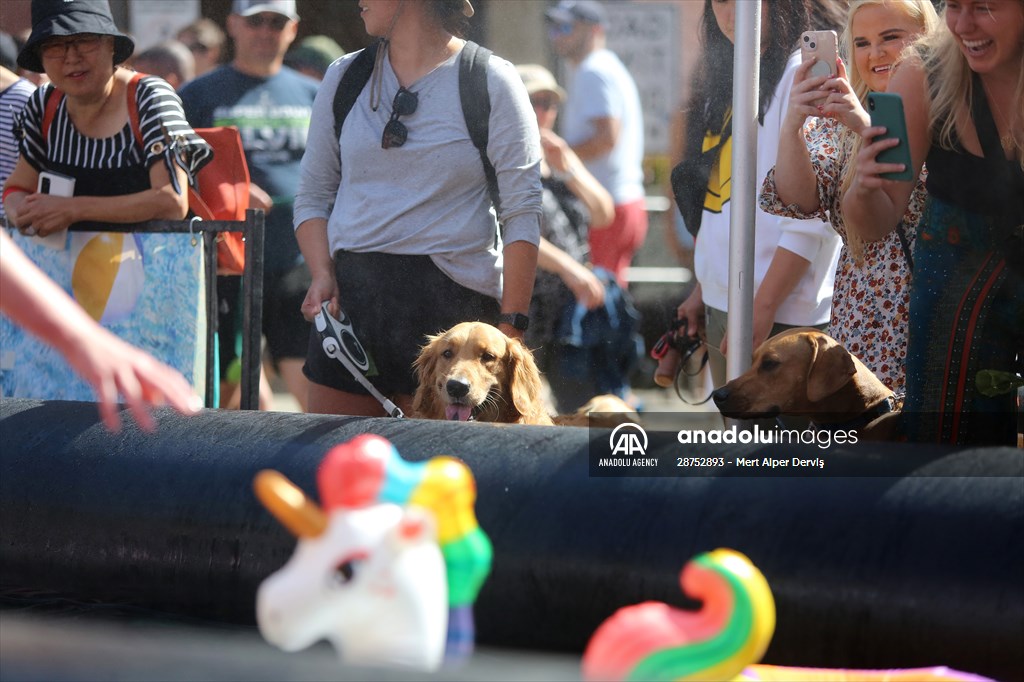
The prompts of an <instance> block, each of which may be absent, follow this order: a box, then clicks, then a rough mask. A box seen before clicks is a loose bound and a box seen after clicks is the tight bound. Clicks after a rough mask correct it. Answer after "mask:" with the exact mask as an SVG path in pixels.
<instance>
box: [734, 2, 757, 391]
mask: <svg viewBox="0 0 1024 682" xmlns="http://www.w3.org/2000/svg"><path fill="white" fill-rule="evenodd" d="M735 38H736V41H735V47H734V53H733V54H734V57H733V67H732V68H733V71H732V73H733V89H732V136H733V139H732V192H731V199H730V201H731V202H732V212H731V222H730V225H729V254H730V255H729V329H728V331H727V332H726V335H727V336H726V338H727V339H728V341H729V354H728V357H727V358H726V365H725V367H726V375H727V376H728V378H729V379H733V378H735V377H737V376H739V375H740V374H742V373H743V371H744V370H746V368H747V367H748V366H749V365H750V356H751V353H752V351H753V348H752V343H753V341H752V327H753V319H754V212H755V209H756V206H757V203H756V202H757V177H756V175H757V106H758V96H757V95H758V71H759V70H760V59H761V51H760V49H759V46H760V45H761V3H760V2H737V3H736V27H735Z"/></svg>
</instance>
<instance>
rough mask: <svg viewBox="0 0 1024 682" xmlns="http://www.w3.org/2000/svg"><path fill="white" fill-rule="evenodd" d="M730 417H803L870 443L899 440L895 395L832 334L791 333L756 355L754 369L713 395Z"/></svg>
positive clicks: (774, 339)
mask: <svg viewBox="0 0 1024 682" xmlns="http://www.w3.org/2000/svg"><path fill="white" fill-rule="evenodd" d="M712 395H713V397H714V400H715V405H717V406H718V409H719V411H720V412H721V413H722V414H723V415H724V416H726V417H732V418H734V419H756V418H761V417H774V416H777V415H803V416H809V417H811V419H813V420H814V424H815V426H816V427H817V428H823V429H835V428H845V429H856V430H857V432H858V435H860V436H861V437H862V438H864V439H865V440H893V439H895V438H896V436H897V431H898V422H899V413H898V412H897V411H895V399H894V395H893V392H892V391H891V390H889V388H888V387H886V385H885V384H883V383H882V382H881V381H880V380H879V379H878V377H876V376H875V375H874V373H873V372H872V371H871V370H869V369H868V368H867V367H865V366H864V363H862V362H861V361H860V360H859V359H857V358H856V357H855V356H853V355H851V354H850V353H849V351H847V350H846V349H845V348H843V347H842V346H841V345H839V342H837V341H836V340H835V339H833V338H832V337H831V336H829V335H827V334H824V333H822V332H820V331H818V330H816V329H804V328H801V329H790V330H788V331H785V332H783V333H781V334H777V335H776V336H773V337H772V338H770V339H768V340H767V341H765V342H764V343H763V344H761V346H760V347H758V349H757V350H756V351H754V359H753V363H752V364H751V366H750V368H749V369H748V370H747V371H746V372H744V373H743V374H741V375H740V376H738V377H736V378H735V379H733V380H732V381H730V382H729V383H727V384H726V385H725V386H722V387H721V388H719V389H718V390H716V391H715V392H714V393H713V394H712Z"/></svg>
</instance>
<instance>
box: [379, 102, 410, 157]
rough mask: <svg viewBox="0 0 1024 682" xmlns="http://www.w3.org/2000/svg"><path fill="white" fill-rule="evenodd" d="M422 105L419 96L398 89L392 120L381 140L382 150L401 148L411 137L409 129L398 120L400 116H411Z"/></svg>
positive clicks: (392, 104) (392, 110) (385, 128)
mask: <svg viewBox="0 0 1024 682" xmlns="http://www.w3.org/2000/svg"><path fill="white" fill-rule="evenodd" d="M419 103H420V98H419V95H417V94H416V93H415V92H412V91H411V90H406V89H405V88H398V92H396V93H395V101H393V102H392V103H391V118H390V119H388V123H387V125H385V126H384V135H382V136H381V138H380V146H381V149H391V148H392V147H401V146H402V145H403V144H405V141H406V139H408V137H409V129H408V128H406V127H405V124H404V123H402V122H401V121H399V120H398V117H399V116H409V115H411V114H413V113H415V112H416V107H417V106H418V105H419Z"/></svg>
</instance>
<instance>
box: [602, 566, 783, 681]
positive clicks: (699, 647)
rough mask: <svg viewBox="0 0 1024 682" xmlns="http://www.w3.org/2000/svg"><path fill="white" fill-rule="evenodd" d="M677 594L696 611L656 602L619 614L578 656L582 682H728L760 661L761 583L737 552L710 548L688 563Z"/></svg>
mask: <svg viewBox="0 0 1024 682" xmlns="http://www.w3.org/2000/svg"><path fill="white" fill-rule="evenodd" d="M680 583H681V584H682V588H683V591H684V592H685V593H686V594H687V595H689V596H691V597H693V598H695V599H699V600H700V601H702V602H703V606H702V608H701V609H700V610H699V611H697V612H691V611H682V610H679V609H675V608H672V607H670V606H668V605H667V604H663V603H659V602H646V603H643V604H637V605H635V606H627V607H625V608H622V609H619V610H618V611H617V612H616V613H615V614H613V615H612V616H611V617H610V618H609V619H608V620H606V621H605V622H604V623H602V624H601V626H600V627H599V628H598V629H597V631H596V632H595V633H594V635H593V637H591V639H590V643H589V644H588V645H587V649H586V651H585V652H584V654H583V676H584V678H586V679H588V680H691V679H700V680H731V679H734V678H735V677H736V676H738V675H739V674H740V673H741V672H742V671H743V669H744V668H745V667H746V666H748V665H750V664H751V663H753V662H755V661H758V660H760V658H761V656H763V655H764V652H765V650H766V649H767V648H768V643H769V642H770V641H771V637H772V634H773V632H774V630H775V602H774V600H773V599H772V593H771V590H770V589H769V587H768V582H767V581H766V580H765V578H764V576H763V575H761V572H760V571H758V570H757V568H755V567H754V565H753V564H752V563H750V560H749V559H747V558H746V557H745V556H743V555H742V554H740V553H739V552H734V551H732V550H727V549H718V550H715V551H713V552H709V553H706V554H701V555H699V556H697V557H696V558H694V559H692V560H691V561H689V562H688V563H687V564H686V565H685V566H684V567H683V571H682V573H681V574H680Z"/></svg>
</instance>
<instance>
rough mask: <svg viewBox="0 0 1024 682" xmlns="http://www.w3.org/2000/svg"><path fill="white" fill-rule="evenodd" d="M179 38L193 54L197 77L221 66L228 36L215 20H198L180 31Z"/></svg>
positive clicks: (204, 18)
mask: <svg viewBox="0 0 1024 682" xmlns="http://www.w3.org/2000/svg"><path fill="white" fill-rule="evenodd" d="M177 38H178V40H179V41H180V42H181V43H182V44H183V45H185V47H187V48H188V49H189V52H191V53H192V58H193V59H194V60H195V64H196V67H195V68H196V75H197V76H202V75H203V74H205V73H209V72H210V71H213V70H214V69H216V68H217V67H218V66H220V60H221V56H222V55H221V53H222V52H223V50H224V41H225V40H226V36H225V35H224V31H222V30H221V28H220V26H218V25H217V22H215V21H214V20H213V19H207V18H206V17H203V18H202V19H196V20H195V21H193V22H192V23H191V24H189V25H188V26H186V27H185V28H183V29H181V30H180V31H178V35H177Z"/></svg>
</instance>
